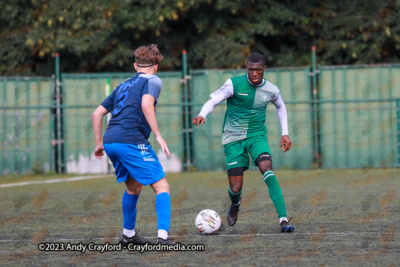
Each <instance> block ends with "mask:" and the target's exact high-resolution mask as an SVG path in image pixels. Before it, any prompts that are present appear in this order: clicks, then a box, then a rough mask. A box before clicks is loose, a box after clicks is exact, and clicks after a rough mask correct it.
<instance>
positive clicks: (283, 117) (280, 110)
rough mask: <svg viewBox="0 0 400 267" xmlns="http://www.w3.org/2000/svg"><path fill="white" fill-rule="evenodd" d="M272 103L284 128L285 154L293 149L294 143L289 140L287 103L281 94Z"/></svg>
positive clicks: (283, 146) (282, 146) (282, 142)
mask: <svg viewBox="0 0 400 267" xmlns="http://www.w3.org/2000/svg"><path fill="white" fill-rule="evenodd" d="M272 103H273V104H274V105H275V107H276V112H277V114H278V118H279V122H280V123H281V128H282V137H281V149H282V151H283V153H285V152H286V151H288V150H290V148H291V147H292V141H291V140H290V138H289V131H288V120H287V112H286V106H285V103H283V100H282V97H281V95H280V94H278V96H277V97H276V99H275V100H274V101H273V102H272Z"/></svg>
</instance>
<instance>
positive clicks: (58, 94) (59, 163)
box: [55, 53, 63, 173]
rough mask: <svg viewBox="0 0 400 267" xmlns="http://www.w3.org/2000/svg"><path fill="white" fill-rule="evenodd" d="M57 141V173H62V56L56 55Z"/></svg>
mask: <svg viewBox="0 0 400 267" xmlns="http://www.w3.org/2000/svg"><path fill="white" fill-rule="evenodd" d="M55 85H56V90H55V93H56V106H57V108H56V139H55V145H56V146H57V173H62V154H63V153H62V144H61V139H62V135H61V128H62V124H61V107H60V105H61V88H60V87H61V84H60V54H59V53H56V82H55Z"/></svg>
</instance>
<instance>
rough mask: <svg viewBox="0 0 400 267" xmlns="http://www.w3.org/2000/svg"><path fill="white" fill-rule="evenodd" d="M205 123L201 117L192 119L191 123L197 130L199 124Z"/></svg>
mask: <svg viewBox="0 0 400 267" xmlns="http://www.w3.org/2000/svg"><path fill="white" fill-rule="evenodd" d="M205 121H206V119H204V117H203V116H196V117H194V118H193V121H192V123H193V124H194V125H197V128H199V124H204V122H205Z"/></svg>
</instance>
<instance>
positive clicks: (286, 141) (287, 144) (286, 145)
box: [281, 135, 292, 153]
mask: <svg viewBox="0 0 400 267" xmlns="http://www.w3.org/2000/svg"><path fill="white" fill-rule="evenodd" d="M291 147H292V141H290V138H289V135H282V138H281V149H282V151H283V153H285V152H286V151H288V150H290V148H291Z"/></svg>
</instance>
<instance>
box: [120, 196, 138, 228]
mask: <svg viewBox="0 0 400 267" xmlns="http://www.w3.org/2000/svg"><path fill="white" fill-rule="evenodd" d="M138 198H139V195H130V194H128V193H127V192H126V191H125V193H124V196H123V197H122V213H123V214H124V228H125V229H127V230H133V229H135V224H136V204H137V201H138Z"/></svg>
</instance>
